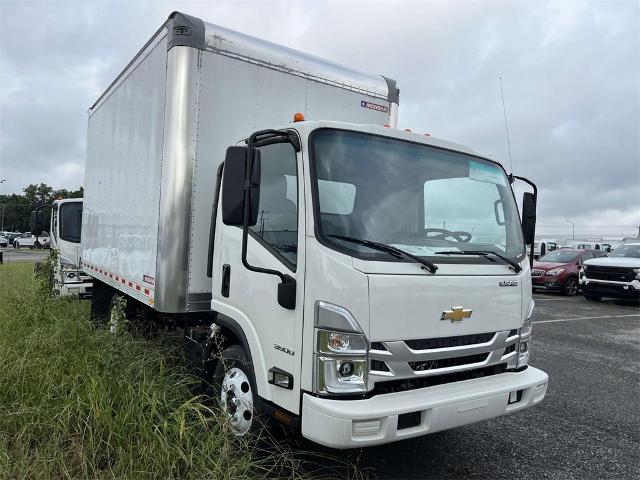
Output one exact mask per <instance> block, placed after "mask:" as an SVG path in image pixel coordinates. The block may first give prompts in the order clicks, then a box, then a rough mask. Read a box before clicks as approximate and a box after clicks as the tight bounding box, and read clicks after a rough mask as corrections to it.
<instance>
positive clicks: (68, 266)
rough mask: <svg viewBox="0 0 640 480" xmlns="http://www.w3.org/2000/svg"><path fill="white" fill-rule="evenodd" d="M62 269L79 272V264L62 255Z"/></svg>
mask: <svg viewBox="0 0 640 480" xmlns="http://www.w3.org/2000/svg"><path fill="white" fill-rule="evenodd" d="M60 270H62V271H63V272H77V271H78V266H77V265H76V264H75V263H73V262H72V261H71V260H69V259H68V258H67V257H60Z"/></svg>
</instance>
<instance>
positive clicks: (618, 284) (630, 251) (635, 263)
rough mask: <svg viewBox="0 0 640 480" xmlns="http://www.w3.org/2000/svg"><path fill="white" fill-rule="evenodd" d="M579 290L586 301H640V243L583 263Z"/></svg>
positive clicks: (627, 245) (628, 244)
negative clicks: (613, 299) (580, 289)
mask: <svg viewBox="0 0 640 480" xmlns="http://www.w3.org/2000/svg"><path fill="white" fill-rule="evenodd" d="M580 286H581V287H582V293H583V294H584V298H586V299H587V300H595V301H598V300H601V299H602V297H616V298H629V299H637V300H640V241H639V242H634V243H627V244H625V245H621V246H619V247H618V248H616V249H615V250H614V251H613V252H612V253H611V254H610V255H609V256H608V257H601V258H594V259H591V260H587V261H586V262H584V265H583V267H582V270H580Z"/></svg>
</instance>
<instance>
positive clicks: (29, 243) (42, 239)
mask: <svg viewBox="0 0 640 480" xmlns="http://www.w3.org/2000/svg"><path fill="white" fill-rule="evenodd" d="M13 247H14V248H24V247H28V248H49V236H48V235H40V236H38V237H37V238H36V236H35V235H32V234H31V233H23V234H22V235H20V236H19V237H18V238H16V239H15V240H14V241H13Z"/></svg>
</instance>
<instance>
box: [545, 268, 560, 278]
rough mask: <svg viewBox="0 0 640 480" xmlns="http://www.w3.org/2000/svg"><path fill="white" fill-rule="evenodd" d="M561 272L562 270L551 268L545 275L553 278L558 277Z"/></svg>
mask: <svg viewBox="0 0 640 480" xmlns="http://www.w3.org/2000/svg"><path fill="white" fill-rule="evenodd" d="M562 272H564V268H553V269H551V270H548V271H547V273H546V274H545V275H549V276H555V275H560V274H561V273H562Z"/></svg>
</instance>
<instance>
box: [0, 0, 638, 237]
mask: <svg viewBox="0 0 640 480" xmlns="http://www.w3.org/2000/svg"><path fill="white" fill-rule="evenodd" d="M639 5H640V2H638V1H637V0H609V1H598V2H593V3H591V2H587V1H569V0H563V1H557V2H544V1H488V0H487V1H415V2H413V1H395V2H376V1H372V0H368V1H365V2H358V1H354V0H349V1H336V2H321V1H313V2H311V1H310V2H303V1H253V2H248V1H234V2H224V1H221V0H216V1H215V2H214V1H207V2H190V1H180V2H177V1H176V2H164V1H153V2H150V1H149V2H143V1H124V2H114V1H112V2H99V1H84V0H83V1H77V2H71V1H53V0H50V1H39V2H31V1H28V0H20V1H9V0H0V180H1V179H6V181H5V182H4V183H2V184H0V193H11V192H19V191H20V190H21V189H22V187H24V186H25V185H27V184H29V183H39V182H45V183H48V184H50V185H52V186H54V187H57V188H77V187H78V186H79V185H81V184H82V183H83V176H84V172H83V165H84V155H85V133H86V118H87V117H86V110H87V108H88V107H89V106H90V105H91V104H92V103H93V101H94V100H95V99H96V98H97V97H98V95H99V94H100V93H101V92H102V90H103V89H104V88H105V87H106V86H107V85H108V84H109V83H110V82H111V80H112V79H113V78H114V77H115V76H116V75H117V74H118V73H119V71H120V70H121V69H122V67H123V66H124V65H126V63H128V61H129V60H130V59H131V57H132V56H133V55H134V54H135V53H136V52H137V50H138V49H139V48H140V47H141V46H142V45H143V44H144V43H145V42H146V40H147V39H148V38H149V37H150V36H151V35H152V33H153V32H154V31H155V30H156V29H157V28H158V27H159V26H160V25H161V24H162V22H163V21H164V20H165V18H166V17H167V16H168V15H169V13H170V12H171V11H173V10H180V11H183V12H185V13H189V14H192V15H195V16H199V17H201V18H203V19H204V20H207V21H210V22H212V23H217V24H220V25H223V26H226V27H229V28H232V29H235V30H239V31H241V32H244V33H248V34H251V35H254V36H257V37H261V38H264V39H267V40H270V41H273V42H276V43H280V44H284V45H286V46H289V47H292V48H296V49H299V50H303V51H306V52H309V53H313V54H316V55H319V56H322V57H326V58H328V59H331V60H334V61H337V62H339V63H343V64H347V65H350V66H352V67H355V68H357V69H360V70H364V71H367V72H372V73H380V74H384V75H387V76H391V77H393V78H396V79H397V80H398V85H399V86H400V89H401V96H400V99H401V100H400V121H399V126H400V127H401V128H407V127H408V128H411V129H413V131H418V132H430V133H432V134H433V135H434V136H437V137H442V138H445V139H448V140H453V141H456V142H459V143H464V144H466V145H469V146H471V147H472V148H474V149H476V150H479V151H482V152H484V153H488V154H491V155H493V156H495V157H496V158H497V159H498V160H500V161H501V162H502V163H503V165H505V167H506V168H507V170H510V166H509V155H508V152H507V144H506V140H505V129H504V118H503V113H502V104H501V100H500V85H499V81H498V77H499V76H502V78H503V83H504V95H505V101H506V108H507V116H508V121H509V132H510V138H511V152H512V157H513V171H514V172H515V173H517V174H521V175H525V176H528V177H530V178H532V179H533V180H534V181H535V182H536V183H537V184H538V186H539V187H540V193H539V198H540V199H539V210H538V224H539V228H538V232H539V233H543V234H549V235H550V236H554V235H567V234H571V226H570V225H569V223H568V221H571V222H573V223H575V224H577V225H580V226H585V227H578V228H576V234H577V235H580V236H584V235H598V236H599V235H601V234H604V235H622V234H633V233H637V231H638V229H637V227H636V228H633V226H637V225H640V133H639V132H640V33H639V32H640V7H639ZM617 226H619V227H617Z"/></svg>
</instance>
